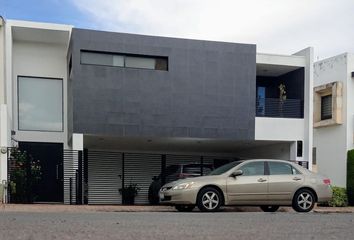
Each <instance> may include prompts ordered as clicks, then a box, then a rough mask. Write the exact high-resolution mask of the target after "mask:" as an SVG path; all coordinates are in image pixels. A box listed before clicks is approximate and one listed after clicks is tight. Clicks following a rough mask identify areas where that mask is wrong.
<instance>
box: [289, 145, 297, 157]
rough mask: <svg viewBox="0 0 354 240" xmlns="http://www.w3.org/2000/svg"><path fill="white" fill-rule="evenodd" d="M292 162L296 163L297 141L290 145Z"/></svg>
mask: <svg viewBox="0 0 354 240" xmlns="http://www.w3.org/2000/svg"><path fill="white" fill-rule="evenodd" d="M290 160H293V161H296V141H294V142H291V143H290Z"/></svg>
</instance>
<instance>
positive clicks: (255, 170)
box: [226, 161, 268, 205]
mask: <svg viewBox="0 0 354 240" xmlns="http://www.w3.org/2000/svg"><path fill="white" fill-rule="evenodd" d="M237 169H240V170H242V171H243V174H242V175H240V176H237V177H232V176H230V177H228V178H227V182H226V184H227V185H226V188H227V195H228V199H229V201H230V203H231V204H250V205H252V204H256V203H259V202H262V203H263V202H264V201H267V200H268V198H267V194H268V176H267V175H265V162H264V161H254V162H248V163H247V162H246V163H245V164H243V165H242V166H239V167H238V168H237Z"/></svg>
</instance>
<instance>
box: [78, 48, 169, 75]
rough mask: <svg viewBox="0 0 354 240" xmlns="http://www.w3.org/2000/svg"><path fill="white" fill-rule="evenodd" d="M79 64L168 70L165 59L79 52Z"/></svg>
mask: <svg viewBox="0 0 354 240" xmlns="http://www.w3.org/2000/svg"><path fill="white" fill-rule="evenodd" d="M81 64H92V65H102V66H111V67H126V68H141V69H153V70H164V71H167V70H168V59H167V57H156V56H145V55H131V54H120V53H102V52H91V51H81Z"/></svg>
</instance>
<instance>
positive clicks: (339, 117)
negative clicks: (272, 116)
mask: <svg viewBox="0 0 354 240" xmlns="http://www.w3.org/2000/svg"><path fill="white" fill-rule="evenodd" d="M353 78H354V54H350V53H344V54H341V55H338V56H335V57H331V58H328V59H325V60H322V61H319V62H316V63H315V65H314V125H313V126H314V139H313V147H314V161H313V164H314V166H316V169H317V171H319V172H320V173H322V174H325V175H327V176H328V177H330V178H331V180H332V183H333V184H334V185H336V186H340V187H346V168H347V151H348V150H350V149H353V148H354V142H353V141H354V135H353V134H354V120H353V116H354V83H353V81H354V80H353Z"/></svg>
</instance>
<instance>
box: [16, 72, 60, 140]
mask: <svg viewBox="0 0 354 240" xmlns="http://www.w3.org/2000/svg"><path fill="white" fill-rule="evenodd" d="M20 78H39V79H48V80H49V81H50V80H60V81H61V96H62V98H61V130H58V131H56V130H43V129H42V130H38V129H30V130H29V129H21V128H20ZM16 84H17V86H16V87H17V89H16V90H17V112H16V114H17V130H18V131H21V132H54V133H62V132H64V118H65V117H64V114H65V111H64V79H63V78H54V77H37V76H27V75H17V83H16Z"/></svg>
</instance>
